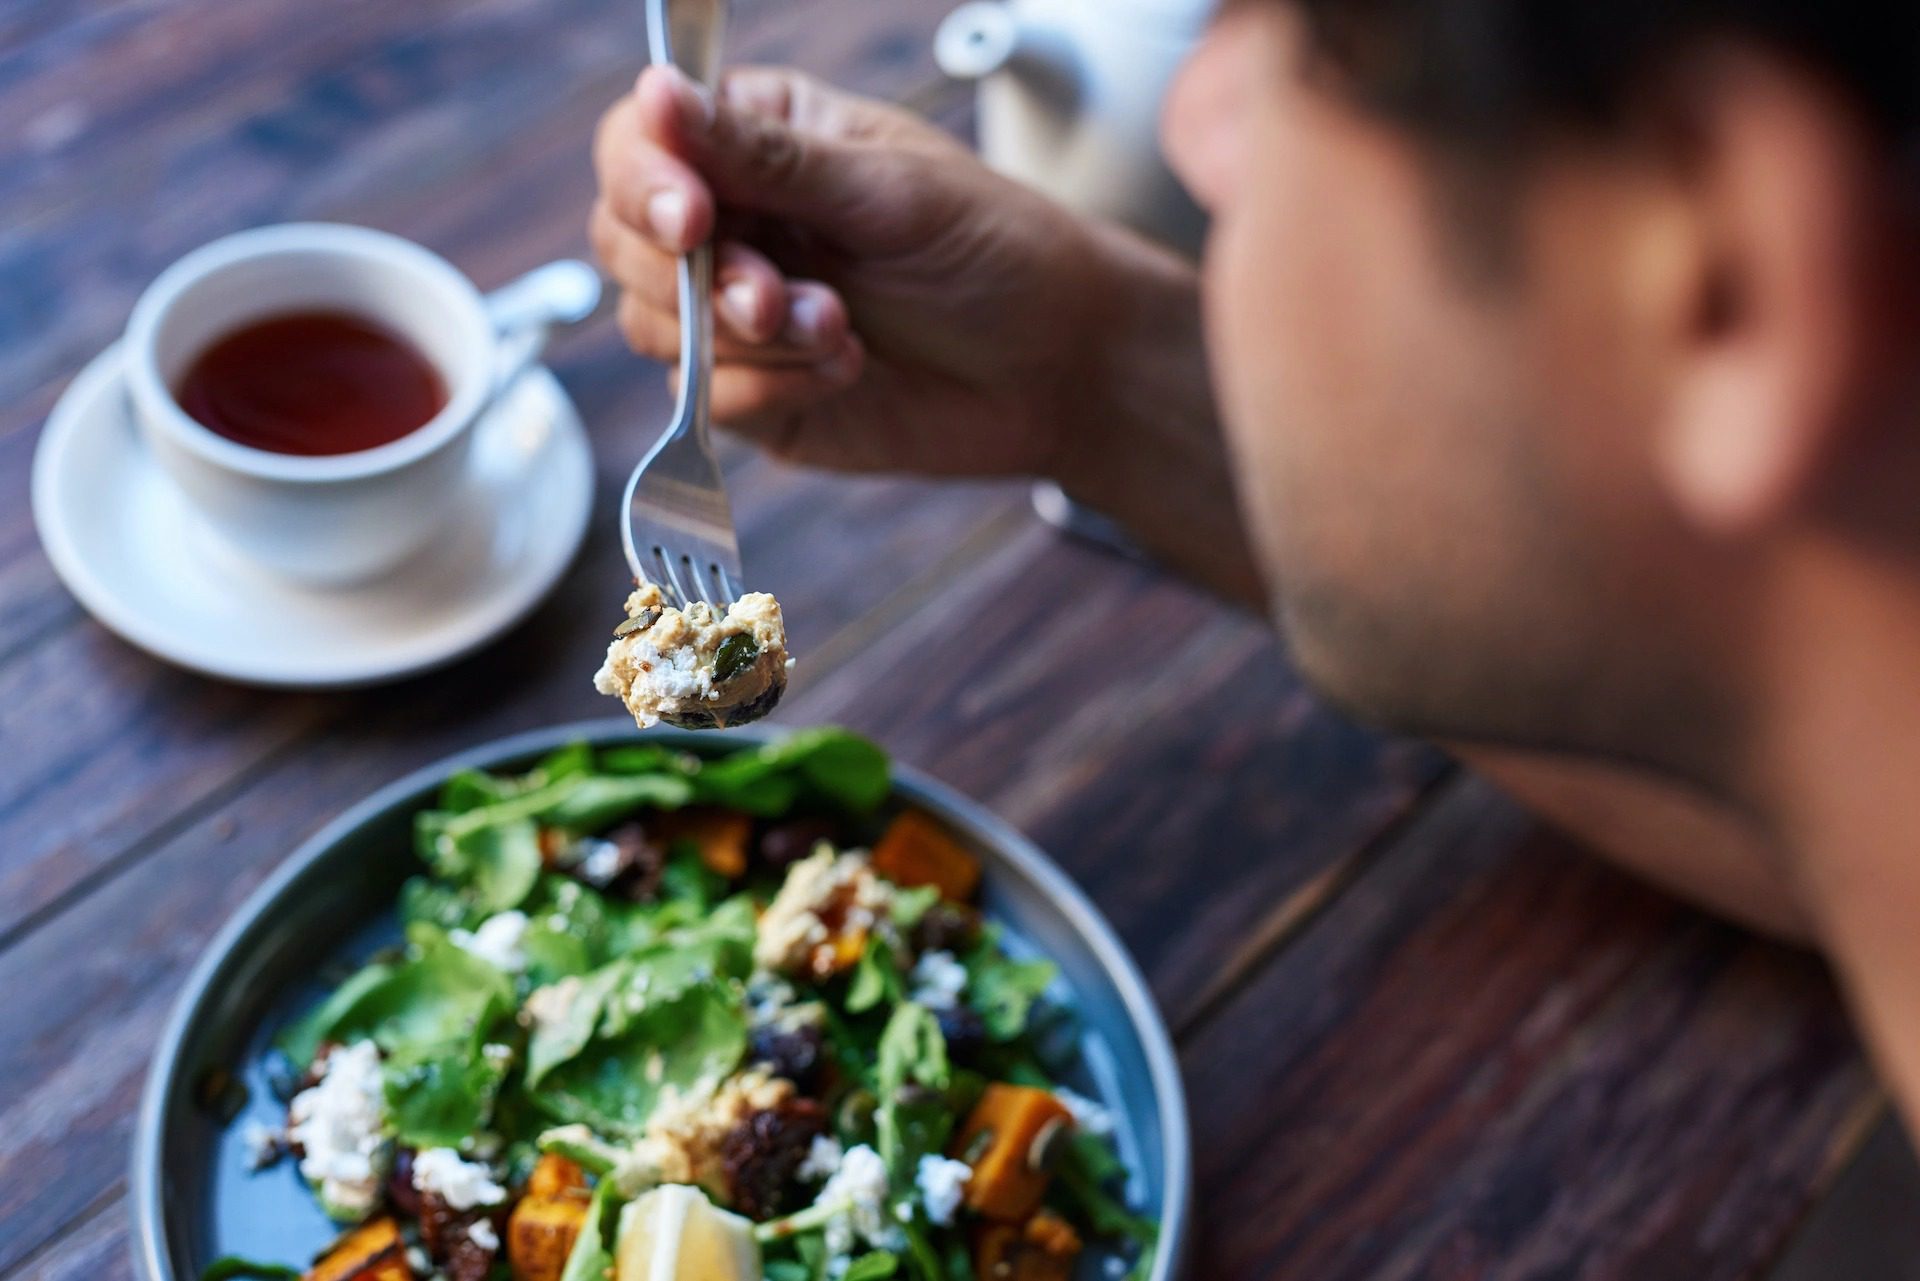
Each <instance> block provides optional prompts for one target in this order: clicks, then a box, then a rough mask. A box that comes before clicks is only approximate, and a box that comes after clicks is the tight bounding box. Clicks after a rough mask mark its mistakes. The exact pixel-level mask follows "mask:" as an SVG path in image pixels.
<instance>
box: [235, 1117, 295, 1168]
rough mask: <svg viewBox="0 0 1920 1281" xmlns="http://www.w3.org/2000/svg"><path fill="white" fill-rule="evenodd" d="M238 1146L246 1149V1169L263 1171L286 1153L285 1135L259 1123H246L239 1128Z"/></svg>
mask: <svg viewBox="0 0 1920 1281" xmlns="http://www.w3.org/2000/svg"><path fill="white" fill-rule="evenodd" d="M240 1145H241V1146H242V1147H243V1148H245V1149H246V1153H247V1169H248V1170H264V1169H266V1168H267V1167H268V1166H270V1165H272V1164H273V1163H274V1162H275V1161H278V1160H279V1159H280V1156H281V1154H282V1153H283V1152H285V1151H286V1148H287V1133H286V1131H285V1130H276V1129H274V1128H273V1127H272V1126H270V1125H264V1124H262V1123H261V1122H259V1121H248V1122H247V1123H246V1125H244V1126H242V1127H241V1130H240Z"/></svg>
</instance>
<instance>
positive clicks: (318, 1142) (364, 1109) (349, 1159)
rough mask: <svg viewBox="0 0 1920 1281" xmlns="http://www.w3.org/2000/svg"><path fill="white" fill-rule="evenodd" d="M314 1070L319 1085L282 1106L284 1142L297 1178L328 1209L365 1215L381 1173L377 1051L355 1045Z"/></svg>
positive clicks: (381, 1101) (370, 1045)
mask: <svg viewBox="0 0 1920 1281" xmlns="http://www.w3.org/2000/svg"><path fill="white" fill-rule="evenodd" d="M318 1066H319V1070H320V1080H319V1082H318V1083H317V1084H315V1085H314V1086H313V1087H312V1088H311V1089H307V1090H302V1091H301V1092H300V1093H298V1094H296V1095H294V1096H293V1102H292V1103H290V1104H288V1105H287V1138H288V1140H289V1141H291V1142H292V1143H293V1144H295V1145H296V1146H297V1147H299V1149H300V1152H301V1156H300V1173H301V1174H303V1175H305V1176H306V1178H307V1181H308V1182H310V1183H312V1184H313V1185H314V1186H315V1187H316V1188H318V1189H319V1193H320V1199H321V1201H322V1202H323V1203H325V1204H326V1205H327V1206H328V1207H329V1209H330V1210H338V1211H340V1212H342V1213H344V1214H364V1213H366V1212H367V1211H369V1210H371V1209H373V1207H374V1204H375V1202H377V1201H378V1200H379V1197H380V1179H381V1176H382V1175H383V1174H384V1173H385V1170H384V1166H385V1156H386V1151H387V1147H386V1142H385V1140H384V1139H382V1137H381V1134H380V1128H381V1124H382V1122H383V1121H384V1119H385V1109H386V1099H385V1096H384V1094H383V1093H382V1091H381V1085H380V1048H379V1047H378V1046H376V1045H375V1044H374V1043H373V1042H372V1041H357V1042H355V1043H354V1044H352V1045H349V1046H344V1047H341V1048H338V1049H335V1050H333V1051H331V1052H330V1053H329V1054H328V1055H327V1056H326V1058H325V1060H324V1061H323V1062H321V1063H320V1064H319V1065H318Z"/></svg>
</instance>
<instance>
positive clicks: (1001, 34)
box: [933, 0, 1024, 80]
mask: <svg viewBox="0 0 1920 1281" xmlns="http://www.w3.org/2000/svg"><path fill="white" fill-rule="evenodd" d="M1023 43H1024V42H1023V40H1022V32H1021V23H1020V18H1019V17H1018V16H1017V15H1016V14H1015V13H1014V12H1013V10H1012V9H1011V8H1010V7H1009V6H1008V5H1006V4H1005V3H1003V2H1002V0H969V3H967V4H963V5H961V6H960V7H959V8H958V9H955V10H954V11H953V12H952V13H950V14H948V15H947V16H946V18H945V20H943V21H942V22H941V23H940V29H939V30H938V31H936V32H935V33H934V37H933V60H934V62H935V63H937V64H938V65H939V67H940V70H942V71H944V72H946V73H947V74H948V75H950V76H952V77H953V78H954V79H955V80H981V79H984V78H986V77H987V76H990V75H992V74H993V73H994V72H996V71H999V70H1002V69H1003V68H1005V67H1006V66H1007V65H1008V64H1009V63H1011V62H1012V61H1013V60H1014V59H1015V58H1016V57H1018V56H1019V55H1020V54H1021V53H1022V52H1023V50H1022V49H1021V45H1022V44H1023Z"/></svg>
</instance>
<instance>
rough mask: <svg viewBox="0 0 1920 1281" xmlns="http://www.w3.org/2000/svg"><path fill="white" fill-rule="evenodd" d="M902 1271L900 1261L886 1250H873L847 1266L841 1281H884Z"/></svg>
mask: <svg viewBox="0 0 1920 1281" xmlns="http://www.w3.org/2000/svg"><path fill="white" fill-rule="evenodd" d="M899 1270H900V1260H899V1258H898V1257H896V1256H895V1255H894V1254H892V1253H891V1252H889V1251H886V1250H871V1251H869V1252H867V1253H866V1254H863V1255H861V1256H860V1257H859V1258H857V1259H855V1260H854V1261H853V1262H852V1263H850V1264H848V1265H847V1270H846V1271H845V1272H842V1273H841V1274H840V1281H883V1279H884V1278H886V1277H890V1276H892V1275H893V1274H894V1273H896V1272H898V1271H899Z"/></svg>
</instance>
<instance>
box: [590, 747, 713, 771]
mask: <svg viewBox="0 0 1920 1281" xmlns="http://www.w3.org/2000/svg"><path fill="white" fill-rule="evenodd" d="M595 763H596V765H597V766H598V767H599V770H600V772H601V773H603V774H678V775H680V776H682V777H685V776H686V775H688V774H692V773H694V772H695V771H697V770H698V769H699V768H700V758H699V757H697V756H691V755H689V754H687V753H686V752H677V751H675V750H674V749H673V748H671V747H664V746H662V745H661V744H659V743H631V744H627V745H625V746H621V747H606V748H602V749H601V750H600V756H599V759H598V760H597V761H596V762H595Z"/></svg>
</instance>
